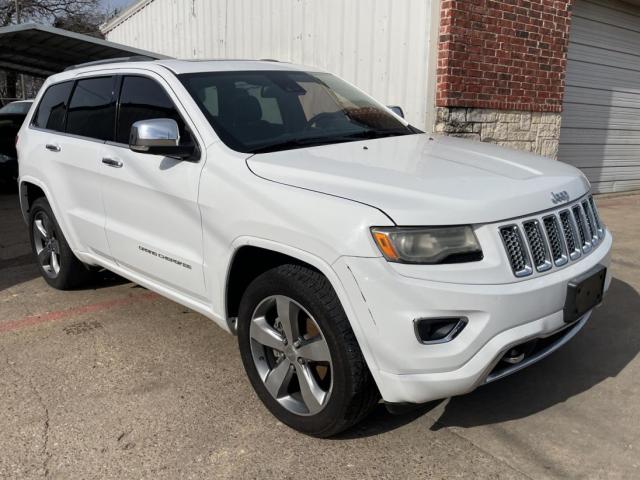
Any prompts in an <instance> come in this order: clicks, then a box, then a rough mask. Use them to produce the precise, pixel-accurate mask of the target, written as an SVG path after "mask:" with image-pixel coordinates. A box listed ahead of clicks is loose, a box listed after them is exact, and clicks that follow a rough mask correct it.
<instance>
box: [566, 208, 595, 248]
mask: <svg viewBox="0 0 640 480" xmlns="http://www.w3.org/2000/svg"><path fill="white" fill-rule="evenodd" d="M571 211H572V212H573V219H574V220H575V222H576V226H577V227H578V236H579V238H580V246H581V247H582V251H583V252H588V251H589V250H591V242H590V237H589V234H588V233H587V226H586V225H585V221H584V217H583V212H582V207H581V206H580V205H575V206H574V207H573V208H572V209H571Z"/></svg>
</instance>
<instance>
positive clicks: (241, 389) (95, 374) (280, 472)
mask: <svg viewBox="0 0 640 480" xmlns="http://www.w3.org/2000/svg"><path fill="white" fill-rule="evenodd" d="M598 203H599V205H600V210H601V214H602V216H603V218H604V220H605V221H606V222H607V224H608V226H609V227H610V228H611V229H612V230H613V232H614V235H615V251H614V264H613V271H614V276H615V279H614V281H613V283H612V286H611V290H610V292H609V295H608V297H607V299H606V303H605V305H604V306H603V307H602V308H600V309H599V310H597V311H596V313H595V314H594V316H593V317H592V320H591V321H590V322H589V324H588V325H587V326H586V327H585V329H584V330H583V331H582V332H581V333H580V334H579V335H578V336H577V337H576V338H574V339H573V340H572V341H571V342H570V343H569V344H568V345H566V346H565V347H563V348H562V349H561V350H560V351H558V352H556V353H555V354H554V355H552V356H551V357H549V358H547V359H545V360H544V361H542V362H540V363H539V364H537V365H535V366H533V367H530V368H528V369H527V370H525V371H523V372H521V373H520V374H518V375H515V376H512V377H509V378H507V379H505V380H502V381H500V382H496V383H494V384H491V385H489V386H486V387H483V388H481V389H479V390H477V391H476V392H474V393H472V394H470V395H466V396H463V397H458V398H454V399H450V400H447V401H443V402H437V403H435V404H431V405H428V406H425V407H424V408H422V409H420V410H418V411H416V412H413V413H410V414H407V415H404V416H399V417H395V416H391V415H389V414H387V413H386V411H385V410H384V408H383V407H380V408H379V409H378V410H377V411H376V412H375V413H374V415H373V416H372V417H370V418H369V419H368V420H367V421H365V422H364V423H363V424H362V425H360V426H358V427H357V428H355V429H354V430H352V431H349V432H347V433H346V434H344V435H342V436H341V437H339V438H336V439H331V440H316V439H312V438H308V437H305V436H303V435H300V434H298V433H296V432H294V431H292V430H290V429H288V428H287V427H285V426H284V425H282V424H280V423H279V422H277V421H276V420H275V419H274V417H272V416H271V415H270V414H269V413H268V412H267V411H266V409H265V408H264V407H263V406H262V404H261V403H260V402H259V401H258V399H257V398H256V397H255V395H254V394H253V391H252V390H251V387H250V385H249V383H248V381H247V380H246V378H245V376H244V372H243V370H242V365H241V362H240V358H239V355H238V351H237V345H236V340H235V338H234V337H231V336H229V335H227V334H226V333H224V332H223V331H222V330H220V329H219V328H217V327H216V326H215V325H214V324H213V323H212V322H210V321H209V320H207V319H205V318H204V317H202V316H200V315H198V314H196V313H194V312H192V311H190V310H188V309H185V308H184V307H181V306H179V305H177V304H175V303H173V302H170V301H168V300H166V299H163V298H162V297H159V296H157V295H155V294H153V293H150V292H148V291H147V290H145V289H143V288H140V287H137V286H136V285H133V284H131V283H128V282H125V281H124V280H122V279H119V278H117V277H115V276H111V275H105V276H104V278H103V279H102V280H101V281H99V282H97V283H96V285H94V286H93V287H92V288H88V289H85V290H80V291H74V292H58V291H55V290H52V289H50V288H48V287H47V286H46V284H45V282H44V281H43V280H42V279H40V278H39V276H38V272H37V269H36V267H35V265H34V264H33V263H32V260H31V257H30V256H29V255H24V254H25V252H26V250H25V248H26V247H25V246H26V227H25V226H24V225H23V224H21V223H20V222H21V219H20V217H19V213H18V211H17V199H16V198H15V197H13V196H2V197H0V478H42V477H46V478H55V479H57V478H59V479H72V478H118V479H122V478H171V479H173V478H265V479H267V478H279V479H283V478H284V479H286V478H296V479H299V478H300V477H301V476H303V477H305V478H309V479H314V478H340V479H344V478H363V477H367V478H370V477H373V478H456V477H462V478H536V479H538V478H540V479H542V478H594V479H595V478H640V401H639V399H640V357H639V355H638V352H639V351H640V295H639V293H640V273H639V272H640V270H639V267H640V253H639V251H638V246H639V242H638V238H640V195H635V196H619V197H611V198H599V199H598Z"/></svg>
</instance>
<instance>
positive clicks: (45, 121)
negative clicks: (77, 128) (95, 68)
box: [33, 82, 73, 132]
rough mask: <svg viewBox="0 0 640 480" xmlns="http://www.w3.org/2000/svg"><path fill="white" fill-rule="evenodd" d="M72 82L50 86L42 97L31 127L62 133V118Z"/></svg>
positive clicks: (65, 111) (65, 110)
mask: <svg viewBox="0 0 640 480" xmlns="http://www.w3.org/2000/svg"><path fill="white" fill-rule="evenodd" d="M72 87H73V82H64V83H58V84H56V85H52V86H50V87H49V88H48V89H47V91H46V92H45V93H44V95H43V96H42V100H41V101H40V105H39V106H38V113H36V115H35V119H34V120H33V126H35V127H38V128H46V129H48V130H55V131H57V132H63V131H64V118H65V115H66V113H67V105H68V102H69V94H70V93H71V88H72Z"/></svg>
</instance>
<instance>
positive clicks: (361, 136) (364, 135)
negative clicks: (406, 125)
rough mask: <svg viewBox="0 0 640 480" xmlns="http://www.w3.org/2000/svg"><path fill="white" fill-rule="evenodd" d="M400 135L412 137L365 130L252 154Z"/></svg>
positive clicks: (295, 141) (288, 143)
mask: <svg viewBox="0 0 640 480" xmlns="http://www.w3.org/2000/svg"><path fill="white" fill-rule="evenodd" d="M400 135H411V132H409V131H406V130H390V131H384V130H364V131H362V132H355V133H350V134H348V135H338V136H335V137H308V138H296V139H291V140H287V141H285V142H280V143H274V144H271V145H265V146H262V147H257V148H255V149H252V150H251V152H250V153H253V154H257V153H270V152H276V151H278V150H288V149H293V148H303V147H317V146H320V145H330V144H332V143H345V142H353V141H357V140H372V139H375V138H385V137H395V136H400Z"/></svg>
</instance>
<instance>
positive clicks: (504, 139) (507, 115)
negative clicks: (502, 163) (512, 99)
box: [435, 107, 561, 159]
mask: <svg viewBox="0 0 640 480" xmlns="http://www.w3.org/2000/svg"><path fill="white" fill-rule="evenodd" d="M560 121H561V114H560V113H555V112H526V111H520V110H494V109H484V108H464V107H438V109H437V117H436V125H435V131H436V132H438V133H445V134H448V135H454V136H457V137H463V138H470V139H473V140H479V141H482V142H490V143H496V144H498V145H502V146H505V147H511V148H515V149H518V150H525V151H528V152H534V153H537V154H539V155H544V156H545V157H550V158H554V159H555V158H557V156H558V142H559V140H560Z"/></svg>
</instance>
